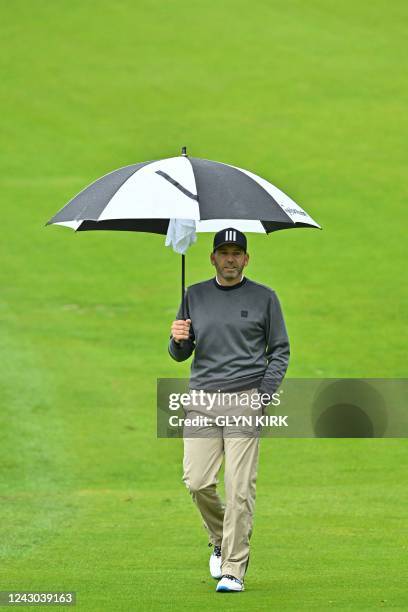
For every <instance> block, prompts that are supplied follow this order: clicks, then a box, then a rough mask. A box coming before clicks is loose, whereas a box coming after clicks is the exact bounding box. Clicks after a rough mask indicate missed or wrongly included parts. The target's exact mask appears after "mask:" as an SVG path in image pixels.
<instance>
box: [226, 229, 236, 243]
mask: <svg viewBox="0 0 408 612" xmlns="http://www.w3.org/2000/svg"><path fill="white" fill-rule="evenodd" d="M236 239H237V232H236V231H235V230H225V242H235V241H236Z"/></svg>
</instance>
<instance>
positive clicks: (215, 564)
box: [210, 546, 222, 580]
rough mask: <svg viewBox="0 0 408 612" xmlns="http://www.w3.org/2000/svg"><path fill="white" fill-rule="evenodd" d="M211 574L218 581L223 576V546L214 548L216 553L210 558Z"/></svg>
mask: <svg viewBox="0 0 408 612" xmlns="http://www.w3.org/2000/svg"><path fill="white" fill-rule="evenodd" d="M210 574H211V576H212V577H213V578H215V579H216V580H219V579H220V578H221V576H222V573H221V546H214V551H213V553H212V555H211V557H210Z"/></svg>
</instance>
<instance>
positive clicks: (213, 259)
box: [210, 253, 215, 266]
mask: <svg viewBox="0 0 408 612" xmlns="http://www.w3.org/2000/svg"><path fill="white" fill-rule="evenodd" d="M210 261H211V263H212V265H213V266H215V258H214V253H210Z"/></svg>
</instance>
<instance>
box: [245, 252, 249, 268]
mask: <svg viewBox="0 0 408 612" xmlns="http://www.w3.org/2000/svg"><path fill="white" fill-rule="evenodd" d="M248 262H249V253H245V263H244V266H247V265H248Z"/></svg>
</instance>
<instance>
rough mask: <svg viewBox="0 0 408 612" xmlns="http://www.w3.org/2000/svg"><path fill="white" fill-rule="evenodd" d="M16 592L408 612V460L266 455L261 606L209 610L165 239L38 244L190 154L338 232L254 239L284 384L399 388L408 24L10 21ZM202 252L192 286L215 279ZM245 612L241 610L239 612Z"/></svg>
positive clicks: (315, 11)
mask: <svg viewBox="0 0 408 612" xmlns="http://www.w3.org/2000/svg"><path fill="white" fill-rule="evenodd" d="M0 17H1V22H2V43H1V45H2V48H1V55H0V63H1V66H2V93H1V96H2V102H1V130H2V146H1V149H0V159H1V174H0V181H1V230H2V232H1V233H2V238H1V241H0V244H1V247H0V248H1V268H0V275H1V289H0V320H1V342H0V351H1V369H0V383H1V386H0V393H1V395H0V402H1V406H0V408H1V411H0V419H1V442H0V466H1V492H0V493H1V499H0V501H1V505H0V513H1V518H0V529H1V537H0V546H1V560H0V590H30V589H32V590H47V591H62V590H75V591H76V592H77V597H78V607H79V608H80V609H83V610H89V611H99V610H101V611H108V612H110V611H112V612H113V611H114V612H116V611H119V610H120V611H122V610H123V611H128V610H148V609H151V610H167V609H171V610H178V609H187V608H189V609H192V610H207V609H208V610H211V609H213V608H214V606H217V607H219V609H221V610H224V609H226V610H232V609H234V610H240V609H242V610H244V609H245V610H262V609H265V610H266V609H268V610H269V609H272V610H284V609H285V610H286V609H287V610H319V611H320V610H321V611H325V610H330V609H344V610H346V609H352V610H371V609H377V608H382V607H384V608H393V609H396V610H398V609H400V610H403V609H406V607H407V606H408V596H407V593H406V555H407V522H406V509H407V507H408V494H407V486H406V483H407V480H406V478H407V444H406V440H403V439H401V440H389V439H388V440H354V441H353V440H314V439H307V440H273V439H265V440H263V441H262V448H261V458H260V467H259V478H258V489H257V507H256V517H255V529H254V536H253V540H252V543H253V546H252V553H251V564H250V568H249V571H248V574H247V581H246V589H247V590H246V592H245V593H243V594H242V595H237V596H224V597H222V596H220V595H216V594H215V593H214V589H215V584H214V582H213V581H211V580H210V578H209V577H208V572H207V559H208V554H209V549H208V548H207V546H206V543H207V540H206V536H205V533H204V530H203V529H202V526H201V521H200V518H199V516H198V514H197V511H196V510H195V508H194V506H193V504H192V502H191V500H190V499H189V496H188V492H187V490H186V489H185V488H184V485H183V483H182V481H181V460H182V442H181V440H157V439H156V414H155V401H156V379H157V377H166V376H169V377H174V376H186V375H187V374H188V368H189V364H188V363H185V364H182V365H180V364H176V363H175V362H173V361H172V360H171V359H170V357H169V356H168V353H167V341H168V336H169V326H170V323H171V321H172V319H173V317H174V314H175V312H176V310H177V307H178V302H179V274H180V270H179V268H180V262H179V257H177V256H176V254H175V253H173V252H172V251H170V250H169V249H166V248H165V247H164V237H162V236H154V235H148V234H132V233H126V232H116V233H115V232H88V233H82V234H80V233H78V234H74V233H73V232H71V231H70V230H68V229H66V228H59V227H47V228H44V224H45V222H46V221H47V220H48V219H49V218H50V217H51V216H52V215H53V214H54V213H55V212H56V211H57V210H58V209H59V208H61V207H62V206H63V205H64V204H65V203H66V202H67V201H68V200H69V199H70V198H71V197H72V196H73V195H75V194H76V193H77V192H78V191H79V190H80V189H82V188H83V187H84V186H85V185H87V184H89V183H90V182H91V181H93V180H94V179H96V178H98V177H99V176H101V175H103V174H106V173H107V172H109V171H111V170H113V169H115V168H118V167H120V166H125V165H128V164H131V163H135V162H138V161H143V160H149V159H158V158H162V157H170V156H173V155H178V154H179V153H180V148H181V146H182V145H186V146H187V147H188V152H189V153H190V154H191V155H194V156H196V157H204V158H208V159H217V160H219V161H225V162H228V163H231V164H234V165H236V166H241V167H243V168H249V169H252V170H253V171H255V172H257V173H258V174H261V175H264V176H265V177H266V178H268V179H269V180H271V181H272V182H274V183H275V184H276V185H278V186H279V187H281V188H282V189H284V190H285V191H286V192H287V193H288V194H289V195H291V196H292V197H293V198H294V199H295V200H297V201H298V202H299V204H300V205H301V206H304V208H305V209H306V210H307V211H308V212H309V213H310V214H311V215H312V216H313V217H314V218H315V219H316V220H317V221H318V222H319V223H320V224H321V225H322V226H323V228H324V231H322V232H319V231H314V230H295V231H291V232H277V233H275V234H272V235H270V236H268V237H265V236H255V235H249V247H250V248H249V250H250V254H251V257H252V259H251V262H250V267H249V268H248V276H249V277H250V278H252V279H254V280H257V281H259V282H263V283H265V284H267V285H269V286H272V287H274V288H275V289H276V291H277V293H278V295H279V297H280V300H281V303H282V306H283V309H284V313H285V318H286V322H287V326H288V331H289V335H290V339H291V343H292V357H291V363H290V368H289V371H288V376H289V377H390V378H392V377H404V376H406V372H407V370H406V336H404V331H405V330H406V312H407V306H408V305H407V290H406V285H407V283H406V251H405V245H406V206H407V197H408V187H407V181H406V143H407V136H408V130H407V120H406V108H407V106H406V105H407V93H408V87H407V79H406V74H407V62H406V57H407V53H406V22H407V17H408V11H407V5H406V2H404V1H402V0H394V1H393V2H392V3H390V2H386V1H385V0H373V1H372V2H364V1H360V2H352V1H350V0H345V1H343V2H341V3H339V2H334V1H331V0H330V1H324V0H312V1H311V2H307V3H306V2H302V1H301V0H290V1H284V0H278V1H275V2H267V1H266V0H258V2H252V3H248V2H243V1H241V0H224V1H223V2H218V3H215V2H206V3H205V2H199V1H194V2H187V1H182V0H175V1H174V2H171V3H170V2H162V1H161V2H159V1H158V0H157V1H136V2H131V1H130V0H126V1H124V0H118V1H117V2H107V1H105V0H99V2H96V0H95V1H91V0H85V1H79V0H70V2H68V1H67V0H59V1H58V2H51V0H48V1H46V0H35V1H32V0H13V1H12V2H5V1H3V2H2V3H1V11H0ZM210 242H211V236H210V235H201V236H200V237H199V241H198V243H197V244H196V245H195V246H193V247H192V248H191V250H190V252H189V255H188V258H187V273H188V282H189V283H192V282H198V281H199V280H203V279H205V278H208V277H209V276H210V275H212V268H210V266H209V263H208V252H209V250H210ZM231 597H232V599H231Z"/></svg>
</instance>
